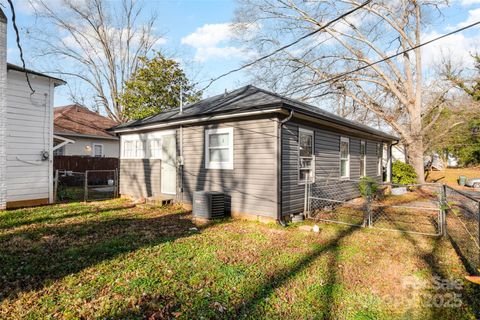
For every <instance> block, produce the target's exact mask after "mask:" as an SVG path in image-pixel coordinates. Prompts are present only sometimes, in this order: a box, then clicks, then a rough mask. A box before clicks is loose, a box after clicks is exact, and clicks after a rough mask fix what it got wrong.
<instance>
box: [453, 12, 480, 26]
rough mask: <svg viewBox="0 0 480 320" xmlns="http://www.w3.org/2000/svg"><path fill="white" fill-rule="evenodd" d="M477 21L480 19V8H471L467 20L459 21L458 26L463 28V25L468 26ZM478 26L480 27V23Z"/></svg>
mask: <svg viewBox="0 0 480 320" xmlns="http://www.w3.org/2000/svg"><path fill="white" fill-rule="evenodd" d="M477 21H480V8H478V9H473V10H469V11H468V18H467V20H465V21H463V22H461V23H459V24H458V27H460V28H463V27H465V26H468V25H469V24H472V23H475V22H477ZM476 27H477V28H478V25H477V26H476Z"/></svg>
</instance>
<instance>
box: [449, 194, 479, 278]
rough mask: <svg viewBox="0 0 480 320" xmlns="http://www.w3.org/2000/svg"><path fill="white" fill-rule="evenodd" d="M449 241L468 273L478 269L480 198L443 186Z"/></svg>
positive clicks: (477, 271)
mask: <svg viewBox="0 0 480 320" xmlns="http://www.w3.org/2000/svg"><path fill="white" fill-rule="evenodd" d="M445 191H446V192H445V193H446V207H447V215H446V220H447V230H448V232H447V233H448V236H449V238H450V241H451V242H452V244H453V246H454V248H455V250H456V251H457V253H458V255H459V256H460V258H461V259H462V262H463V263H464V265H465V266H466V268H467V269H468V271H469V272H470V273H472V274H473V273H476V274H479V270H478V269H479V268H480V227H479V226H480V197H479V196H477V197H475V196H473V195H472V194H469V193H467V192H465V191H461V190H456V189H453V188H451V187H449V186H445Z"/></svg>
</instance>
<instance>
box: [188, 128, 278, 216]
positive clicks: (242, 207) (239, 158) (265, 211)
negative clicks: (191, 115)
mask: <svg viewBox="0 0 480 320" xmlns="http://www.w3.org/2000/svg"><path fill="white" fill-rule="evenodd" d="M228 127H232V128H233V136H234V157H233V158H234V162H233V167H234V169H233V170H224V169H205V151H204V150H205V141H204V140H205V130H206V129H214V128H228ZM276 128H277V122H276V119H251V120H243V121H232V122H219V123H215V124H209V125H199V126H189V127H185V128H184V138H183V145H184V192H183V201H184V202H186V203H191V202H192V197H193V193H194V192H195V191H200V190H211V191H222V192H225V193H227V194H228V195H229V196H230V197H231V209H232V211H235V212H238V213H246V214H252V215H259V216H266V217H271V218H276V214H277V129H276Z"/></svg>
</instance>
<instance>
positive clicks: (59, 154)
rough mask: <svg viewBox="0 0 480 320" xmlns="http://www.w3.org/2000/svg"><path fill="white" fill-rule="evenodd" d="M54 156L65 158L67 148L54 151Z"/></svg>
mask: <svg viewBox="0 0 480 320" xmlns="http://www.w3.org/2000/svg"><path fill="white" fill-rule="evenodd" d="M53 155H54V156H64V155H65V146H63V147H60V148H58V149H55V150H53Z"/></svg>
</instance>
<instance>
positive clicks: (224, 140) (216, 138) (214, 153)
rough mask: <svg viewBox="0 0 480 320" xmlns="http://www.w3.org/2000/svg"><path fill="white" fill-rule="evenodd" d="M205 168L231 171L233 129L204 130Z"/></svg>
mask: <svg viewBox="0 0 480 320" xmlns="http://www.w3.org/2000/svg"><path fill="white" fill-rule="evenodd" d="M205 168H206V169H233V128H220V129H208V130H205Z"/></svg>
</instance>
